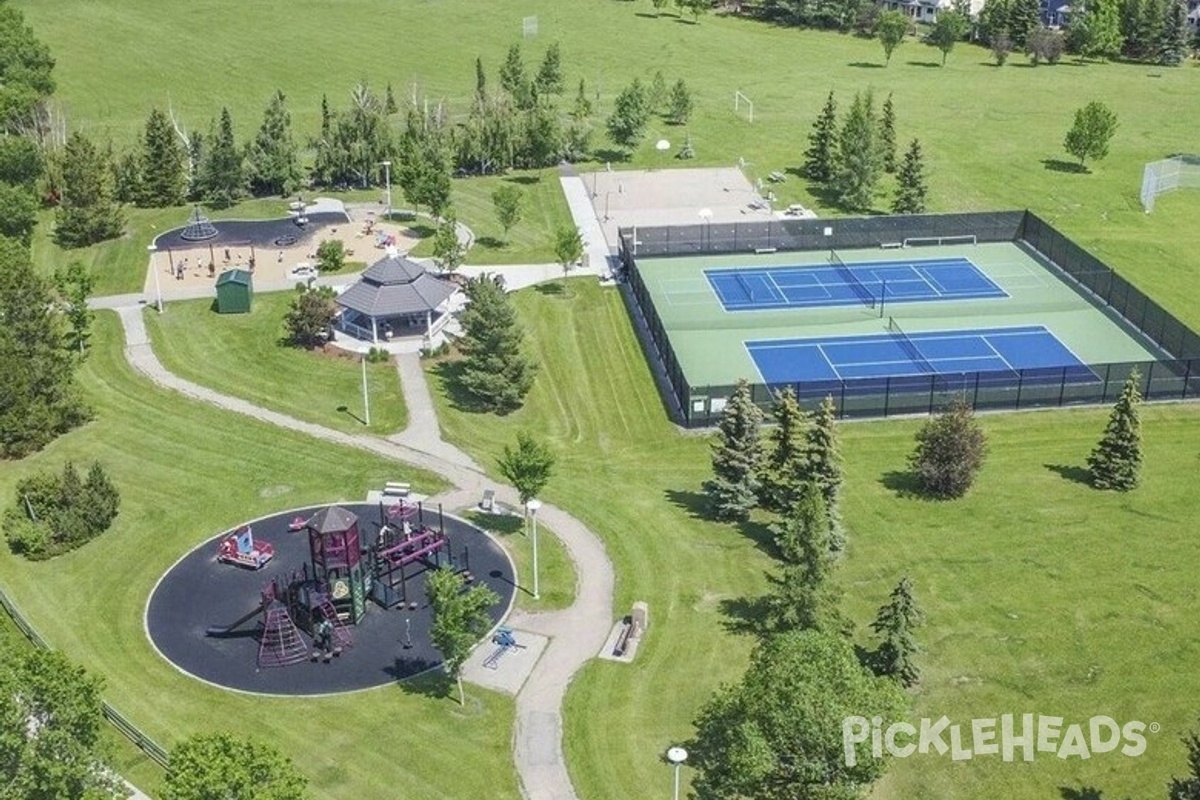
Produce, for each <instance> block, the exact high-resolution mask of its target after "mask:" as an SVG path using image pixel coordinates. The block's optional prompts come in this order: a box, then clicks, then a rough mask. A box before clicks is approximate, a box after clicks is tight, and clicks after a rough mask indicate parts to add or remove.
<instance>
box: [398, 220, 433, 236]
mask: <svg viewBox="0 0 1200 800" xmlns="http://www.w3.org/2000/svg"><path fill="white" fill-rule="evenodd" d="M404 232H405V234H407V235H408V236H411V237H413V238H414V239H428V238H429V237H430V236H433V234H435V233H437V229H436V228H434V227H433V226H432V225H427V224H425V223H423V222H418V223H414V224H412V225H408V226H406V227H405V229H404Z"/></svg>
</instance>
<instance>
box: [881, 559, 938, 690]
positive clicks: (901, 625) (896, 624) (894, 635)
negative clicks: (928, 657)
mask: <svg viewBox="0 0 1200 800" xmlns="http://www.w3.org/2000/svg"><path fill="white" fill-rule="evenodd" d="M924 620H925V615H924V614H923V613H922V612H921V609H920V607H919V606H918V605H917V601H916V600H915V599H914V598H913V594H912V581H911V580H909V579H908V577H907V576H906V577H904V578H901V579H900V583H898V584H896V588H895V589H893V590H892V594H891V597H890V598H889V600H888V602H887V603H885V604H884V605H882V606H880V608H879V612H878V613H877V614H876V615H875V621H874V622H872V623H871V630H873V631H875V633H876V634H877V635H878V636H879V637H880V638H881V639H882V641H881V642H880V643H879V647H878V648H877V649H876V650H875V653H874V654H873V658H872V661H873V664H872V666H873V668H874V670H875V674H876V675H879V676H884V677H889V678H893V679H895V680H896V681H898V682H899V683H900V684H901V685H902V686H912V685H913V684H915V683H916V682H917V681H918V680H919V678H920V670H918V669H917V665H916V664H915V663H914V662H913V658H914V657H915V656H916V655H917V654H918V653H919V652H921V650H920V648H919V647H918V646H917V642H916V639H915V638H914V637H913V632H914V631H915V630H916V629H917V628H919V627H920V626H921V623H922V622H924Z"/></svg>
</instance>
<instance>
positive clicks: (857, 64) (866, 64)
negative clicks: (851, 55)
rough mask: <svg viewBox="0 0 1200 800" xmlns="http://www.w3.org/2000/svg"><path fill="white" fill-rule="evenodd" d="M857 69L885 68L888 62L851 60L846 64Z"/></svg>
mask: <svg viewBox="0 0 1200 800" xmlns="http://www.w3.org/2000/svg"><path fill="white" fill-rule="evenodd" d="M846 66H847V67H854V68H855V69H883V68H884V67H885V66H887V65H886V64H876V63H875V62H874V61H851V62H850V63H849V64H847V65H846Z"/></svg>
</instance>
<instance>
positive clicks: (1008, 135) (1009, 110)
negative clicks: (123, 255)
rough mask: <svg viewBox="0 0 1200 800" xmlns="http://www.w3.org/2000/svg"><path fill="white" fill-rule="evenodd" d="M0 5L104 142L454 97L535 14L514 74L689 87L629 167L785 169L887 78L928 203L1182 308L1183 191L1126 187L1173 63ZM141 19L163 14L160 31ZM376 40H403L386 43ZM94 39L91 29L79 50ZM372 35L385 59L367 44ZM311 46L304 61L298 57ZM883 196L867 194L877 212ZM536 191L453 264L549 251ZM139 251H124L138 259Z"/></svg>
mask: <svg viewBox="0 0 1200 800" xmlns="http://www.w3.org/2000/svg"><path fill="white" fill-rule="evenodd" d="M16 5H17V6H18V7H20V8H21V9H22V10H24V12H25V13H26V16H27V18H28V20H29V22H30V23H31V24H32V26H33V27H34V29H35V31H36V32H37V34H38V35H39V36H40V37H42V38H43V39H44V40H45V41H46V42H47V43H48V44H49V45H50V47H51V49H52V51H53V53H54V55H55V57H56V59H57V62H58V65H57V68H56V72H55V75H56V78H57V80H58V85H59V90H58V94H57V95H56V98H57V99H58V100H60V101H61V102H63V103H64V104H65V105H66V106H67V107H68V108H70V110H71V121H72V125H75V126H78V127H81V128H82V129H84V130H87V131H88V132H90V133H91V134H93V135H95V136H98V137H100V138H105V137H108V136H111V137H113V138H114V139H115V140H116V141H117V143H118V144H119V145H125V144H127V143H131V142H132V141H133V140H134V138H135V137H136V135H137V133H138V130H139V128H140V127H141V126H142V125H143V124H144V122H145V119H146V115H147V113H148V111H149V109H150V107H151V106H152V105H158V106H159V107H164V106H165V105H166V103H167V99H168V98H170V100H171V102H172V104H173V107H174V109H175V111H176V113H177V115H178V116H179V118H180V119H181V121H182V123H183V124H184V125H186V126H189V127H200V128H203V127H204V126H206V125H207V124H208V121H209V119H211V118H212V117H215V116H216V115H217V114H219V113H220V109H221V108H222V107H223V106H228V107H229V109H230V111H231V113H232V115H233V119H234V123H235V125H236V128H237V133H238V136H239V137H241V138H242V139H245V138H246V137H248V136H250V135H252V134H253V132H254V130H255V128H256V127H257V125H258V124H259V121H260V119H261V115H262V109H263V107H264V105H265V103H266V100H267V98H268V97H269V95H270V94H271V92H272V91H274V90H275V89H282V90H283V91H284V92H285V93H286V94H287V96H288V98H289V106H290V109H291V111H292V115H293V120H294V123H295V126H296V128H297V138H298V139H299V140H301V141H304V140H306V139H307V138H308V137H309V136H311V135H312V134H313V133H315V131H316V130H317V128H318V126H319V117H320V99H321V96H322V94H325V95H328V97H329V99H330V102H331V104H333V105H334V106H335V107H344V106H345V105H347V104H348V102H349V91H350V88H351V87H352V86H353V85H354V84H355V83H357V82H358V81H360V80H364V79H365V80H367V81H368V82H370V84H372V85H373V86H374V87H375V88H377V89H379V90H380V91H382V90H383V88H384V87H385V86H386V85H387V84H388V83H389V82H390V83H391V84H392V86H393V88H394V90H395V92H396V95H397V96H398V97H399V98H401V99H403V98H405V97H407V96H408V94H409V92H410V89H411V87H412V86H413V85H414V84H415V85H417V86H418V87H419V89H420V90H421V91H422V92H424V94H425V95H426V96H428V97H429V98H431V99H433V100H437V101H440V100H443V99H444V100H445V101H446V102H447V103H448V105H449V107H450V109H451V111H452V112H454V113H458V114H461V113H463V112H464V110H465V109H466V107H467V104H468V102H469V99H470V96H471V92H472V91H473V89H474V74H473V73H474V60H475V57H476V56H477V55H478V56H481V57H482V58H483V61H484V64H485V67H486V69H487V72H488V77H489V79H490V80H491V81H492V82H493V84H494V83H495V81H496V71H497V68H498V66H499V64H500V61H501V60H502V58H503V55H504V52H505V50H506V49H507V48H508V46H509V45H510V44H512V43H513V42H516V41H519V40H520V32H521V20H522V18H523V17H525V16H530V15H535V14H536V15H537V16H538V20H539V33H538V37H537V38H536V39H534V40H532V41H527V42H525V45H524V47H525V52H526V61H527V62H529V63H528V65H527V66H528V67H529V69H530V70H532V69H534V68H535V65H536V62H537V60H538V59H540V57H541V54H542V52H543V51H544V49H545V47H546V46H547V45H548V44H549V43H550V42H552V41H559V42H561V45H562V50H563V58H564V67H565V71H566V78H567V84H568V86H569V87H571V89H574V87H575V86H576V85H577V84H578V81H579V79H580V78H583V79H585V80H586V81H587V85H588V87H589V92H592V93H598V94H599V103H598V109H597V118H596V122H597V128H601V127H602V125H601V124H600V122H601V120H602V117H603V116H604V115H606V114H607V113H608V112H609V111H610V110H611V106H612V101H613V98H615V96H616V94H617V93H618V92H619V91H620V89H621V88H622V87H623V86H624V85H625V84H627V83H628V82H629V80H630V79H632V78H633V77H635V76H637V77H641V78H642V79H643V80H646V81H648V80H649V79H650V78H651V77H652V76H653V74H654V72H655V71H656V70H659V69H661V70H662V71H663V72H664V74H665V76H666V78H667V79H668V81H673V80H675V79H676V78H679V77H683V78H685V79H686V80H687V82H688V84H689V85H690V86H691V88H692V90H693V92H694V94H695V98H696V113H695V115H694V117H693V119H692V120H691V121H690V123H689V125H688V126H687V127H686V129H684V128H680V127H676V126H671V125H667V124H665V123H663V122H661V121H660V120H655V121H652V122H651V124H650V126H649V128H648V129H647V131H646V135H645V137H644V138H643V140H642V143H641V145H640V146H639V148H638V149H637V151H636V152H635V153H634V154H633V157H632V164H633V165H635V166H641V167H647V166H657V164H658V154H657V153H656V152H655V150H654V143H655V142H656V141H657V140H658V139H659V138H664V137H665V138H667V139H668V140H670V141H671V142H672V143H675V144H678V143H680V142H682V140H683V139H684V137H685V135H690V136H691V138H692V141H693V143H694V145H695V148H696V152H697V159H696V160H695V161H694V162H690V163H695V164H721V165H730V164H734V163H736V162H737V160H738V158H739V157H742V158H744V159H745V160H746V161H747V162H748V163H749V166H748V172H749V173H750V174H751V175H752V176H764V175H766V174H768V173H769V172H771V171H774V170H786V169H789V168H794V167H797V166H798V165H799V162H800V160H801V158H802V155H801V154H802V153H803V151H804V148H805V146H806V142H805V137H806V136H807V134H808V132H809V130H810V127H811V124H812V121H813V119H815V117H816V115H817V112H818V111H819V109H820V107H821V104H822V103H823V101H824V99H825V96H826V95H827V94H828V93H829V91H830V90H831V89H834V90H836V92H837V97H838V99H839V102H840V105H841V108H843V109H845V108H846V107H847V106H848V104H849V102H850V100H851V98H852V96H853V93H854V92H855V91H859V90H865V89H868V88H870V89H873V90H874V92H875V95H876V97H877V99H879V100H880V101H881V100H882V98H884V97H885V96H887V95H888V94H889V93H891V94H893V95H894V100H895V104H896V112H897V137H898V140H899V141H900V143H901V145H904V144H906V143H907V142H908V141H910V140H911V139H912V138H914V137H916V138H919V139H920V140H921V143H922V145H923V147H924V151H925V153H926V158H927V161H928V171H929V181H930V201H931V205H932V210H942V211H948V210H959V209H995V208H1013V207H1016V208H1024V207H1029V208H1031V209H1033V210H1034V211H1036V212H1037V213H1038V214H1040V215H1041V216H1043V217H1044V218H1046V219H1047V220H1048V221H1050V222H1052V223H1053V224H1055V225H1057V226H1059V227H1060V228H1061V229H1062V230H1063V231H1064V232H1066V233H1068V234H1069V235H1071V236H1073V237H1075V238H1076V239H1077V240H1078V241H1080V242H1081V243H1082V244H1083V245H1085V246H1087V247H1089V248H1091V249H1092V250H1094V251H1095V252H1096V253H1097V255H1099V256H1101V257H1103V258H1106V259H1110V260H1111V263H1112V264H1113V265H1114V266H1116V267H1118V268H1121V269H1122V270H1123V271H1125V272H1126V273H1127V274H1129V276H1130V277H1132V278H1133V279H1134V280H1135V281H1136V282H1137V283H1138V284H1139V285H1141V286H1142V287H1143V288H1145V289H1147V290H1148V291H1150V293H1151V294H1153V295H1154V296H1157V297H1161V298H1163V300H1164V303H1165V305H1166V306H1167V307H1168V308H1169V309H1170V310H1172V311H1174V312H1175V313H1176V314H1180V315H1191V318H1192V319H1200V312H1195V311H1192V310H1191V304H1189V303H1188V302H1187V293H1186V292H1184V291H1181V290H1183V289H1185V288H1186V287H1189V286H1192V285H1194V284H1195V283H1196V282H1197V279H1198V278H1200V265H1198V264H1197V263H1196V262H1195V260H1194V259H1192V258H1191V246H1190V241H1189V237H1187V236H1186V235H1184V233H1183V232H1184V231H1185V230H1187V227H1188V223H1189V222H1190V220H1191V219H1192V218H1193V217H1194V215H1195V210H1196V208H1197V203H1200V198H1198V197H1197V194H1196V193H1195V192H1191V193H1188V192H1181V193H1179V194H1178V195H1177V196H1175V197H1168V198H1165V199H1164V200H1163V201H1162V202H1160V204H1159V206H1158V208H1156V210H1155V212H1154V213H1153V214H1151V215H1146V214H1143V213H1142V211H1141V208H1140V205H1139V203H1138V191H1139V187H1140V185H1141V172H1142V166H1143V164H1144V163H1145V162H1146V161H1151V160H1154V159H1157V158H1161V157H1163V156H1164V155H1167V154H1170V153H1175V152H1188V151H1191V150H1194V149H1195V141H1194V135H1193V133H1194V132H1193V128H1194V125H1192V122H1191V121H1192V120H1195V119H1197V118H1200V92H1196V91H1195V85H1196V81H1197V69H1198V67H1197V65H1196V64H1195V63H1189V64H1187V65H1186V66H1184V67H1181V68H1176V69H1166V68H1158V67H1147V66H1142V65H1131V64H1099V63H1090V64H1087V65H1082V66H1081V65H1078V64H1076V63H1074V62H1073V61H1071V60H1068V61H1066V62H1064V63H1062V64H1059V65H1057V66H1040V67H1036V68H1031V67H1029V66H1028V65H1027V64H1025V63H1024V59H1023V58H1022V57H1019V56H1017V57H1014V58H1013V62H1012V63H1010V64H1009V65H1008V66H1005V67H1003V68H999V69H997V68H996V67H994V66H991V64H990V61H991V59H990V57H989V54H988V53H987V51H985V50H984V49H982V48H978V47H973V46H968V45H960V46H958V47H957V48H956V49H955V51H954V52H953V53H952V54H951V55H950V58H949V60H948V63H947V64H946V66H945V67H944V68H939V67H936V66H931V65H933V64H935V63H936V62H937V61H939V60H940V53H938V52H937V51H936V50H934V49H933V48H930V47H927V46H925V45H923V44H921V43H919V42H916V41H914V40H911V39H910V40H908V41H906V42H905V43H904V44H902V45H901V46H900V47H899V49H898V50H897V51H896V53H895V55H894V57H893V58H892V62H891V65H890V66H888V67H886V68H882V67H881V65H882V63H883V51H882V48H881V47H880V46H879V43H878V42H876V41H873V40H865V39H859V38H856V37H852V36H845V35H839V34H832V33H824V32H815V31H799V30H796V29H791V28H785V27H778V26H772V25H765V24H761V23H758V22H755V21H752V20H748V19H741V18H737V17H724V16H716V15H707V16H705V17H704V18H703V19H701V21H700V23H699V24H698V25H692V24H687V23H681V22H678V21H676V19H675V18H674V17H672V16H664V17H661V18H657V19H656V18H652V17H650V16H647V12H650V11H651V6H650V4H649V3H647V2H645V0H638V1H637V2H633V3H612V2H597V3H570V4H565V3H562V2H556V0H494V1H493V2H490V3H489V4H488V13H486V14H484V13H480V11H479V6H478V3H476V2H474V0H440V2H438V3H436V4H430V3H427V2H424V1H423V0H354V2H346V3H336V4H332V5H331V4H329V3H325V2H321V1H320V0H295V2H293V3H290V4H289V5H288V13H287V14H280V13H279V10H278V8H277V7H276V6H275V5H274V4H262V3H251V4H244V5H239V6H238V8H237V12H236V13H230V11H229V9H230V6H229V4H228V0H197V2H191V3H186V4H172V5H171V6H170V7H169V8H168V7H164V5H163V4H162V3H160V2H155V0H120V2H116V0H97V1H95V2H89V3H78V2H73V0H36V2H34V0H16ZM163 30H170V31H171V33H170V37H169V40H166V39H164V38H163V37H164V35H163V33H162V31H163ZM397 36H402V38H403V42H404V46H403V47H402V48H399V49H397V48H396V47H395V43H396V37H397ZM97 41H103V42H106V43H109V46H107V47H103V48H97V47H95V42H97ZM466 42H469V43H470V44H469V45H468V46H466V47H464V46H463V44H464V43H466ZM272 43H278V44H277V46H276V45H273V44H272ZM297 43H303V46H294V45H296V44H297ZM381 52H387V53H389V54H390V55H389V57H388V58H386V59H382V60H381V59H378V58H375V57H374V56H373V55H372V54H376V53H381ZM314 63H320V65H321V68H320V69H312V65H313V64H314ZM235 76H236V77H235ZM734 90H741V91H742V92H744V93H745V94H747V95H748V96H749V97H750V98H751V99H752V100H753V101H754V103H755V106H754V111H755V118H754V122H753V124H751V123H749V122H747V121H745V119H743V118H742V117H739V116H737V115H735V114H734V111H733V102H732V98H733V92H734ZM572 96H573V95H572V94H570V93H568V95H567V97H565V98H564V103H565V102H568V101H569V100H570V99H571V97H572ZM1091 99H1100V100H1103V101H1105V102H1106V103H1108V104H1109V105H1110V106H1112V107H1113V109H1114V110H1115V111H1116V112H1117V113H1118V115H1119V117H1120V120H1121V127H1120V128H1119V130H1118V132H1117V135H1116V138H1115V139H1114V140H1113V142H1112V147H1111V154H1110V155H1109V157H1108V159H1107V160H1105V161H1103V162H1101V163H1100V164H1099V165H1098V166H1096V167H1095V168H1094V170H1093V172H1092V173H1091V174H1077V173H1074V172H1066V171H1062V170H1061V169H1060V167H1061V163H1060V162H1062V161H1066V160H1069V157H1068V156H1067V155H1066V154H1065V153H1064V152H1063V150H1062V145H1061V143H1062V137H1063V135H1064V133H1065V132H1066V129H1067V127H1068V126H1069V124H1070V121H1071V116H1072V112H1073V110H1074V109H1075V108H1076V107H1078V106H1080V105H1082V104H1083V103H1085V102H1087V101H1088V100H1091ZM593 144H594V146H595V148H596V150H597V152H596V156H597V159H598V161H600V162H603V161H605V160H612V161H614V162H616V163H617V165H618V166H619V165H620V156H621V154H620V153H614V152H611V150H612V148H611V146H610V145H609V144H607V142H606V140H605V138H604V135H603V133H602V131H600V130H598V131H597V133H596V136H595V139H594V143H593ZM676 163H677V162H676ZM549 174H550V173H546V176H549ZM542 183H547V177H543V179H542ZM478 187H483V188H478ZM776 191H777V193H778V194H779V195H780V200H781V201H782V202H788V203H790V202H796V201H800V202H804V203H806V204H809V205H815V207H816V208H817V209H818V211H819V212H820V213H821V214H823V215H826V214H830V213H835V212H834V210H833V209H831V208H829V207H828V205H827V204H826V203H823V202H822V201H821V200H820V196H819V193H816V192H814V191H812V190H811V188H810V187H808V186H806V185H805V182H804V181H802V180H800V179H798V178H795V177H793V178H791V179H790V180H789V181H788V182H787V183H785V184H782V185H781V186H780V187H778V188H777V190H776ZM455 193H456V202H457V204H458V205H460V206H461V208H460V216H461V218H462V219H463V221H464V222H466V223H467V224H468V225H471V226H472V227H475V228H477V229H478V230H477V232H478V233H479V234H480V235H481V236H493V235H495V234H496V230H495V228H494V222H493V220H494V215H493V213H492V211H491V207H490V200H489V195H490V181H487V180H485V181H476V180H472V179H467V180H463V181H456V189H455ZM886 204H887V198H886V196H885V197H881V199H880V201H879V207H880V208H883V207H885V206H886ZM538 207H539V209H542V210H540V211H539V212H538V213H537V214H534V213H529V214H527V222H526V223H525V224H524V225H525V226H527V227H526V229H525V230H524V231H522V230H521V228H520V227H519V228H518V229H517V230H515V231H514V232H513V239H514V241H513V244H512V245H510V248H511V249H510V251H509V252H504V249H503V248H502V249H501V251H500V252H497V253H495V254H494V255H489V254H487V252H486V251H485V250H483V249H480V250H479V251H478V252H477V254H475V255H473V256H472V259H477V260H478V261H484V260H494V261H496V262H501V261H505V262H509V263H511V262H512V261H524V260H533V261H548V260H550V259H551V255H550V249H549V248H548V247H546V246H545V245H544V244H542V243H544V242H547V241H548V239H549V235H550V231H551V230H552V227H553V225H554V224H556V222H557V221H558V219H560V217H559V214H560V211H558V210H554V209H553V208H552V207H550V206H547V205H546V204H545V203H544V202H543V201H540V200H539V204H538ZM489 226H493V227H489ZM518 234H520V236H521V240H520V241H518V240H517V237H518ZM143 248H144V244H137V245H136V246H131V249H132V251H133V253H135V254H137V255H139V256H140V254H141V250H142V249H143ZM1164 265H1170V267H1171V268H1170V269H1164Z"/></svg>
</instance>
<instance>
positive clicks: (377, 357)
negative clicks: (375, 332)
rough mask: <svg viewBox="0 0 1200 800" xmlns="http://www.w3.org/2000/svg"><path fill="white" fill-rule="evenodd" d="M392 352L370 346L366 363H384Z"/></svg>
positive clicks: (389, 358)
mask: <svg viewBox="0 0 1200 800" xmlns="http://www.w3.org/2000/svg"><path fill="white" fill-rule="evenodd" d="M391 357H392V354H391V353H389V352H388V351H387V350H384V349H383V348H382V347H372V348H371V349H370V350H368V351H367V356H366V358H367V363H368V364H384V363H386V362H388V361H389V360H391Z"/></svg>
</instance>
